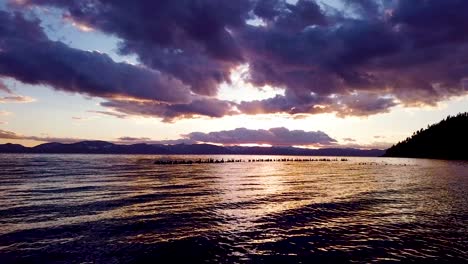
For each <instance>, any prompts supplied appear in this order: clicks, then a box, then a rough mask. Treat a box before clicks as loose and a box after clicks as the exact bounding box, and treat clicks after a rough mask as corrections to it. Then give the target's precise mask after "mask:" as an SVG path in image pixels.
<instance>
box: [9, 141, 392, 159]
mask: <svg viewBox="0 0 468 264" xmlns="http://www.w3.org/2000/svg"><path fill="white" fill-rule="evenodd" d="M384 152H385V151H384V150H379V149H371V150H361V149H354V148H323V149H303V148H294V147H240V146H232V147H231V146H226V147H223V146H216V145H210V144H177V145H150V144H143V143H142V144H133V145H121V144H114V143H110V142H106V141H82V142H78V143H72V144H63V143H45V144H41V145H38V146H35V147H24V146H22V145H18V144H11V143H8V144H3V145H0V153H48V154H53V153H56V154H155V155H157V154H159V155H161V154H163V155H170V154H176V155H188V154H198V155H203V154H209V155H220V154H223V155H224V154H226V155H291V156H299V155H301V156H361V157H377V156H381V155H383V154H384Z"/></svg>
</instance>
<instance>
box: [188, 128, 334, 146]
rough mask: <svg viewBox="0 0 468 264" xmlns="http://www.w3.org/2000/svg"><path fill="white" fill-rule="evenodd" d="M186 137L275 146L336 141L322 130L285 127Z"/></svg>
mask: <svg viewBox="0 0 468 264" xmlns="http://www.w3.org/2000/svg"><path fill="white" fill-rule="evenodd" d="M183 137H184V138H187V139H191V140H194V141H198V142H210V143H219V144H224V145H237V144H249V143H254V144H270V145H274V146H294V145H298V146H299V145H301V146H308V145H329V144H333V143H335V142H336V140H335V139H333V138H331V137H329V136H328V135H327V134H325V133H324V132H322V131H315V132H314V131H310V132H308V131H304V130H289V129H287V128H284V127H278V128H271V129H268V130H266V129H259V130H253V129H247V128H236V129H234V130H225V131H219V132H210V133H202V132H192V133H190V134H187V135H183Z"/></svg>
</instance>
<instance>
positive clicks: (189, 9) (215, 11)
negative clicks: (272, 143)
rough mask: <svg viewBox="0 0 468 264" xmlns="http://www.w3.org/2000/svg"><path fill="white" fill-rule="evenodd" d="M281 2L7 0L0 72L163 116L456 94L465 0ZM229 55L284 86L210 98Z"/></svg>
mask: <svg viewBox="0 0 468 264" xmlns="http://www.w3.org/2000/svg"><path fill="white" fill-rule="evenodd" d="M292 2H294V1H285V0H238V1H232V0H216V1H214V0H196V1H190V0H188V1H173V0H163V1H152V0H140V1H124V0H119V1H107V0H76V1H63V0H22V1H12V2H11V5H10V9H11V10H16V11H18V12H19V13H16V14H13V13H12V11H11V10H10V11H9V12H1V13H0V22H1V23H0V38H1V41H0V75H2V76H8V77H13V78H15V79H17V80H20V81H22V82H25V83H30V84H47V85H49V86H51V87H54V88H55V89H58V90H65V91H70V92H77V93H83V94H88V95H92V96H98V97H103V98H106V99H107V101H105V102H103V103H102V105H103V106H104V107H108V108H111V109H113V110H115V111H119V112H121V113H123V114H132V115H133V114H135V115H145V116H146V115H147V116H157V117H162V118H163V119H164V120H165V121H173V120H175V119H177V118H190V117H194V116H199V115H202V116H210V117H222V116H224V115H232V114H238V113H245V114H259V113H289V114H292V115H296V114H315V113H324V112H334V113H337V115H339V116H349V115H354V116H366V115H372V114H377V113H382V112H388V111H389V110H390V109H391V108H392V107H394V106H397V105H406V106H409V105H423V104H430V105H433V104H435V103H437V102H439V101H441V100H444V99H447V98H449V97H452V96H459V95H462V94H466V92H467V89H466V83H467V78H468V16H467V15H466V10H468V1H463V0H443V1H441V0H414V1H397V0H359V1H357V0H356V1H349V0H341V5H342V8H336V9H335V8H334V7H332V6H330V5H324V4H322V2H323V1H321V2H320V3H319V2H317V1H313V0H298V1H295V2H294V3H292ZM36 6H41V7H54V8H58V9H60V10H62V11H63V12H64V18H65V19H64V21H65V22H67V23H70V22H71V23H73V24H74V25H79V26H80V27H83V28H86V29H89V30H94V31H98V32H102V33H104V34H109V35H112V36H116V37H118V38H119V39H120V45H119V53H120V54H122V55H136V56H137V57H138V59H139V63H141V66H134V65H130V64H126V63H116V62H114V61H113V60H112V59H110V57H109V56H107V55H106V54H102V53H98V52H91V51H82V50H77V49H73V48H70V47H68V46H67V45H66V44H64V43H61V42H54V41H50V40H49V39H48V38H47V36H46V35H45V34H44V33H43V31H42V29H41V28H40V26H39V24H40V21H39V20H40V19H41V18H40V17H39V18H34V19H30V18H29V19H26V18H25V17H24V15H21V13H29V11H28V10H31V8H34V7H36ZM249 21H258V23H248V22H249ZM45 65H47V66H45ZM239 65H248V69H249V70H248V76H247V77H246V81H247V82H249V83H250V84H253V85H254V86H256V87H262V86H264V85H270V86H273V87H279V88H282V89H285V93H284V95H277V96H276V97H274V98H270V99H265V100H259V101H251V100H248V99H249V98H248V97H247V95H246V98H245V100H244V102H241V103H240V104H237V103H233V102H227V101H221V100H218V99H216V93H217V91H218V90H219V87H220V85H221V84H223V83H229V82H230V81H231V80H230V73H231V71H232V70H233V69H235V68H236V67H238V66H239ZM122 97H124V99H122ZM128 98H132V100H128ZM133 99H139V100H133Z"/></svg>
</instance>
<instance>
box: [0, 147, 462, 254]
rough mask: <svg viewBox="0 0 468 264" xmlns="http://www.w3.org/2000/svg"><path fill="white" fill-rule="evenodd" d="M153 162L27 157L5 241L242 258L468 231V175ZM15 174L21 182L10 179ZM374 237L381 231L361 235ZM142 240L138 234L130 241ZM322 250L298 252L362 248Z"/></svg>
mask: <svg viewBox="0 0 468 264" xmlns="http://www.w3.org/2000/svg"><path fill="white" fill-rule="evenodd" d="M155 158H157V157H152V156H96V157H94V158H93V159H90V158H89V157H87V156H49V157H48V158H35V157H34V156H27V157H25V158H24V159H26V160H23V164H22V165H23V167H21V166H20V165H21V164H20V165H18V164H16V163H15V162H18V160H10V161H9V162H10V163H11V165H9V166H10V167H11V168H12V169H11V170H10V171H9V172H8V170H6V172H7V174H6V176H4V177H2V178H1V179H0V183H3V184H2V185H1V186H3V187H1V188H0V203H1V205H2V207H3V209H5V210H7V211H6V212H7V213H8V215H6V216H4V219H3V220H1V225H0V235H2V234H8V233H12V232H16V231H21V230H34V229H38V228H51V227H53V228H58V227H67V226H73V225H83V224H86V225H89V226H94V225H97V226H99V225H100V224H101V223H106V224H108V225H119V224H121V225H123V227H122V228H123V229H124V231H125V232H128V234H126V233H125V232H124V233H125V234H124V237H125V240H127V241H131V242H132V243H145V244H151V243H160V242H162V241H174V240H182V239H186V238H189V237H197V236H202V237H207V236H208V237H209V236H214V235H215V234H218V235H220V236H222V237H224V238H225V239H227V240H228V241H238V242H236V243H235V244H236V245H237V246H238V247H239V248H236V247H237V246H233V247H234V249H232V252H231V253H232V254H233V255H235V254H246V253H245V252H247V253H249V254H267V253H268V252H269V251H268V250H267V249H257V248H256V247H257V245H258V246H260V245H265V244H271V243H276V242H279V241H283V240H285V239H288V238H290V237H293V235H291V234H308V233H314V234H315V233H316V232H323V231H320V230H335V231H337V232H338V231H339V232H345V231H346V230H355V232H353V233H351V234H350V237H348V238H346V239H347V240H346V241H353V243H356V244H365V243H366V241H368V239H369V237H373V238H374V239H377V238H378V239H386V240H392V239H396V238H395V234H394V233H392V230H391V227H392V225H404V224H413V225H420V224H421V223H428V222H430V221H440V220H441V219H442V220H446V221H449V222H451V221H454V222H455V223H459V224H462V225H463V223H464V221H466V219H465V218H464V216H465V215H466V212H467V206H466V204H468V195H467V192H466V190H467V189H468V180H467V179H468V170H466V164H464V163H462V164H454V163H450V162H445V161H428V160H412V159H378V158H349V161H346V162H342V161H334V162H305V163H298V162H270V163H248V162H243V163H224V164H194V165H174V166H158V165H154V164H153V162H152V161H153V159H155ZM178 158H181V159H185V158H191V159H196V157H193V156H191V157H183V156H181V157H178ZM224 158H225V159H228V158H235V159H239V158H240V159H243V160H247V159H248V158H249V157H245V156H240V157H239V156H237V157H224ZM263 158H269V157H263ZM272 158H275V157H272ZM27 159H29V161H28V160H27ZM20 161H21V160H20ZM35 164H42V165H41V166H42V167H36V165H35ZM13 165H15V166H17V167H21V168H23V169H24V170H23V171H19V170H14V169H13V167H14V166H13ZM25 165H27V166H25ZM10 167H6V166H4V168H10ZM463 177H465V178H463ZM461 179H463V180H461ZM8 210H9V211H8ZM428 215H431V217H428ZM436 216H438V218H435V217H436ZM434 219H435V220H434ZM26 220H27V221H26ZM125 225H128V227H125ZM369 226H375V227H382V226H385V230H384V231H382V232H381V231H379V229H378V228H377V229H376V230H377V231H375V230H373V229H368V228H367V229H366V228H365V227H369ZM134 228H139V229H135V230H136V231H135V232H132V230H133V229H134ZM126 229H129V230H126ZM138 230H139V231H138ZM393 231H395V230H393ZM396 231H398V230H396ZM387 232H390V233H388V234H387ZM408 232H409V231H408ZM376 237H377V238H376ZM70 239H80V237H75V238H70ZM291 243H293V242H291ZM314 243H316V242H314V241H309V242H308V243H307V245H302V246H303V247H308V248H309V250H310V251H330V250H331V251H333V250H341V251H347V250H354V249H355V246H356V245H354V244H345V243H344V242H343V243H342V244H340V243H336V244H334V245H328V246H323V245H322V246H315V244H314ZM2 246H3V245H1V241H0V247H2ZM360 246H362V247H365V246H364V245H360ZM292 247H294V243H293V244H292ZM0 250H1V249H0ZM242 252H243V253H242ZM290 253H291V254H296V253H295V252H290Z"/></svg>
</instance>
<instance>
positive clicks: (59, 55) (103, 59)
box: [0, 11, 189, 102]
mask: <svg viewBox="0 0 468 264" xmlns="http://www.w3.org/2000/svg"><path fill="white" fill-rule="evenodd" d="M38 23H39V21H37V20H28V19H26V18H24V17H23V16H22V15H21V14H19V13H16V14H10V13H7V12H3V11H0V76H2V77H12V78H15V79H16V80H19V81H21V82H23V83H28V84H45V85H50V86H51V87H53V88H55V89H57V90H63V91H67V92H77V93H83V94H88V95H92V96H100V97H116V96H122V97H133V98H144V99H153V100H159V101H166V102H184V101H189V93H188V91H189V90H188V89H187V88H186V87H185V86H184V85H183V84H182V83H180V82H178V81H176V80H173V79H171V78H168V77H165V76H163V75H161V74H159V73H158V72H156V71H154V70H150V69H146V68H143V67H138V66H133V65H130V64H126V63H116V62H114V61H113V60H112V59H111V58H110V57H109V56H107V55H106V54H102V53H99V52H95V51H94V52H90V51H82V50H78V49H73V48H70V47H68V46H67V45H65V44H64V43H61V42H54V41H50V40H49V39H48V38H47V37H46V36H45V34H44V32H43V31H42V28H41V27H40V26H39V24H38Z"/></svg>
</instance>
